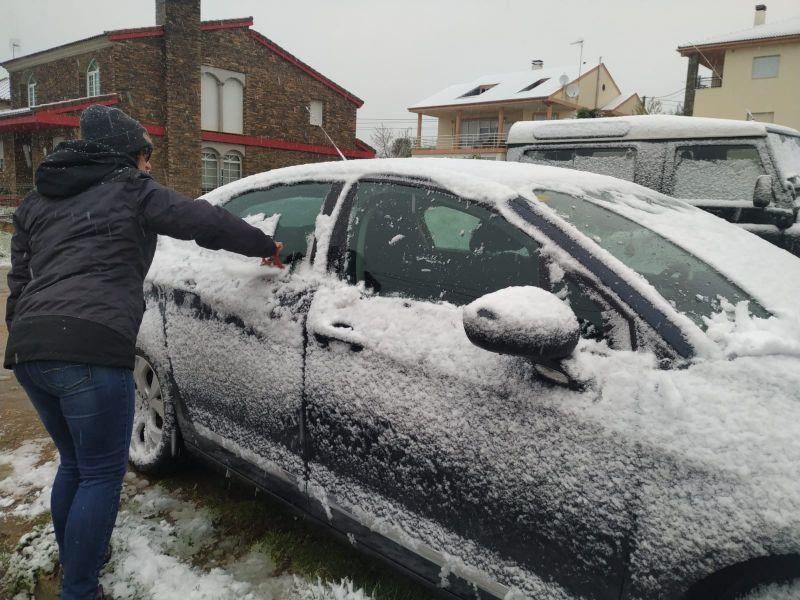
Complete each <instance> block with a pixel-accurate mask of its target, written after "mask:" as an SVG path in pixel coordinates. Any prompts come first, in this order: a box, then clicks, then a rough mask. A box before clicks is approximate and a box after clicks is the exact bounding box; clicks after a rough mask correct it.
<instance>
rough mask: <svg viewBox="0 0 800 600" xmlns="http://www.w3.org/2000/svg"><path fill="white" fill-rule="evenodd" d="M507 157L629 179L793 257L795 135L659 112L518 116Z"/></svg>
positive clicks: (798, 150)
mask: <svg viewBox="0 0 800 600" xmlns="http://www.w3.org/2000/svg"><path fill="white" fill-rule="evenodd" d="M507 141H508V154H507V156H508V160H510V161H520V162H532V163H537V164H544V165H552V166H558V167H569V168H573V169H577V170H579V171H590V172H593V173H600V174H603V175H611V176H613V177H618V178H620V179H627V180H629V181H634V182H636V183H638V184H640V185H644V186H646V187H649V188H652V189H654V190H657V191H659V192H662V193H664V194H667V195H670V196H674V197H675V198H681V199H683V200H686V201H687V202H689V203H691V204H694V205H695V206H698V207H700V208H703V209H705V210H707V211H709V212H711V213H713V214H715V215H717V216H720V217H723V218H724V219H727V220H728V221H731V222H733V223H737V224H739V225H740V226H741V227H743V228H745V229H747V230H749V231H752V232H753V233H756V234H757V235H759V236H761V237H763V238H765V239H767V240H768V241H770V242H772V243H773V244H776V245H778V246H780V247H781V248H785V249H786V250H789V251H790V252H792V253H793V254H795V255H798V256H800V224H797V214H798V207H800V199H799V198H798V195H799V194H800V132H798V131H797V130H795V129H790V128H788V127H781V126H779V125H772V124H768V123H759V122H756V121H734V120H729V119H706V118H699V117H680V116H666V115H643V116H632V117H607V118H600V119H576V120H564V121H519V122H517V123H515V124H514V125H513V126H512V127H511V129H510V131H509V133H508V140H507Z"/></svg>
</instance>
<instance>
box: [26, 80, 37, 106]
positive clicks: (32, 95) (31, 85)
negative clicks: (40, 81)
mask: <svg viewBox="0 0 800 600" xmlns="http://www.w3.org/2000/svg"><path fill="white" fill-rule="evenodd" d="M28 106H36V78H35V77H34V76H33V73H31V74H30V76H29V77H28Z"/></svg>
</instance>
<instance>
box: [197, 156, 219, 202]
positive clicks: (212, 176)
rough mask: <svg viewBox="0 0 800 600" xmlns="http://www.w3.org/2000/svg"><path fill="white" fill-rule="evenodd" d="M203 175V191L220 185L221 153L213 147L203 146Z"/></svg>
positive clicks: (201, 186)
mask: <svg viewBox="0 0 800 600" xmlns="http://www.w3.org/2000/svg"><path fill="white" fill-rule="evenodd" d="M202 160H203V177H202V182H201V184H200V188H201V189H202V191H203V193H204V194H205V193H206V192H210V191H211V190H213V189H214V188H216V187H219V155H218V154H217V153H216V152H215V151H214V150H212V149H211V148H203V159H202Z"/></svg>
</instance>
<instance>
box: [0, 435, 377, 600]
mask: <svg viewBox="0 0 800 600" xmlns="http://www.w3.org/2000/svg"><path fill="white" fill-rule="evenodd" d="M43 445H44V443H43V441H42V440H37V441H36V442H29V443H26V444H24V445H23V446H22V447H20V448H19V449H17V450H15V451H13V452H7V453H3V454H2V455H0V456H1V457H2V460H5V461H7V463H8V464H12V465H13V466H14V469H15V470H14V473H13V474H12V475H11V476H10V477H8V478H6V479H5V480H3V481H2V482H0V483H4V484H5V483H6V482H7V481H8V480H9V479H11V478H14V477H15V476H16V474H17V471H18V470H22V469H25V468H30V469H33V470H36V467H33V465H35V464H36V463H37V462H38V461H39V460H40V457H41V450H42V449H43ZM48 464H50V463H48ZM40 470H41V469H40ZM23 472H24V471H23ZM52 475H53V473H52V469H51V471H50V473H49V475H48V476H47V482H48V483H47V484H45V483H42V480H43V479H45V478H44V476H43V475H41V473H39V474H38V475H37V476H33V477H30V478H29V479H28V480H24V479H23V478H22V477H21V476H16V479H15V481H23V480H24V481H28V484H26V485H28V487H27V488H26V489H25V491H24V493H23V494H24V495H21V497H24V498H27V497H28V496H30V495H31V494H33V495H34V496H35V497H36V498H39V497H41V496H43V495H44V494H45V491H46V490H45V487H46V486H48V485H49V481H50V480H51V479H52ZM37 481H38V482H39V483H38V489H37V483H36V482H37ZM7 487H9V486H7ZM47 490H48V491H49V487H48V488H47ZM48 495H49V494H48ZM4 497H5V496H4ZM9 497H11V498H12V499H13V500H14V502H15V503H16V502H17V498H18V497H17V496H9ZM122 498H123V509H122V510H120V512H119V515H118V517H117V523H116V528H115V530H114V534H113V536H112V538H111V547H112V554H111V559H110V560H109V562H108V564H107V565H106V566H105V568H104V569H103V571H102V573H101V576H100V582H101V583H102V585H103V587H104V589H105V590H106V593H107V594H109V595H110V596H111V597H113V598H115V599H117V600H134V599H136V600H139V599H149V598H154V599H155V598H157V599H158V600H279V599H285V600H370V597H369V596H368V595H367V594H366V592H364V591H363V590H360V589H357V588H355V587H354V586H353V583H352V582H350V581H349V580H343V581H341V582H338V583H336V582H323V581H321V580H318V581H317V582H311V581H308V580H305V579H303V578H300V577H297V576H293V575H290V574H286V575H276V574H275V566H274V564H273V563H272V560H271V559H270V557H269V556H268V554H266V553H265V552H264V551H262V550H260V549H258V548H257V547H254V548H251V549H250V550H249V551H247V552H245V553H244V554H242V553H241V550H240V549H239V547H238V545H237V540H236V539H233V538H229V537H228V536H226V535H225V534H224V532H220V531H218V530H217V529H216V527H215V523H214V517H213V515H212V513H211V512H210V511H209V510H207V509H205V508H203V507H199V506H197V505H195V504H194V503H192V502H188V501H186V500H182V499H180V498H178V497H176V496H175V495H174V494H172V493H170V492H168V491H167V490H165V489H164V488H162V487H160V486H152V485H150V483H149V482H148V481H147V480H146V479H143V478H141V477H138V476H136V475H135V474H133V473H128V474H127V475H126V477H125V487H124V491H123V494H122ZM19 506H23V505H19ZM25 506H29V505H25ZM15 510H16V509H15ZM25 514H26V515H30V510H29V509H26V512H25ZM237 550H238V551H237ZM5 562H6V565H5V566H6V575H5V578H4V583H5V586H6V588H7V589H8V590H10V591H11V593H13V594H16V596H14V600H28V599H30V598H32V597H33V593H34V590H35V588H36V582H37V580H38V578H39V577H41V576H48V575H52V574H53V573H54V572H55V570H56V567H57V566H58V548H57V545H56V541H55V534H54V533H53V527H52V525H47V526H38V527H35V528H34V529H33V530H32V531H31V532H30V533H27V534H25V535H24V536H23V537H22V538H21V539H20V541H19V543H18V544H17V546H16V548H15V550H14V552H13V553H12V554H11V555H10V556H9V557H8V558H7V560H6V561H5ZM212 564H213V565H214V566H211V565H212Z"/></svg>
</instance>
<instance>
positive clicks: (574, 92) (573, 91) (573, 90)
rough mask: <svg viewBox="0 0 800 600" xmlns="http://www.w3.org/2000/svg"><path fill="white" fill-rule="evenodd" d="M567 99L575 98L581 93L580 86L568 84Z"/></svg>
mask: <svg viewBox="0 0 800 600" xmlns="http://www.w3.org/2000/svg"><path fill="white" fill-rule="evenodd" d="M566 93H567V98H576V97H577V96H578V94H580V93H581V86H579V85H578V84H577V83H570V84H569V85H568V86H567V89H566Z"/></svg>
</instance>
